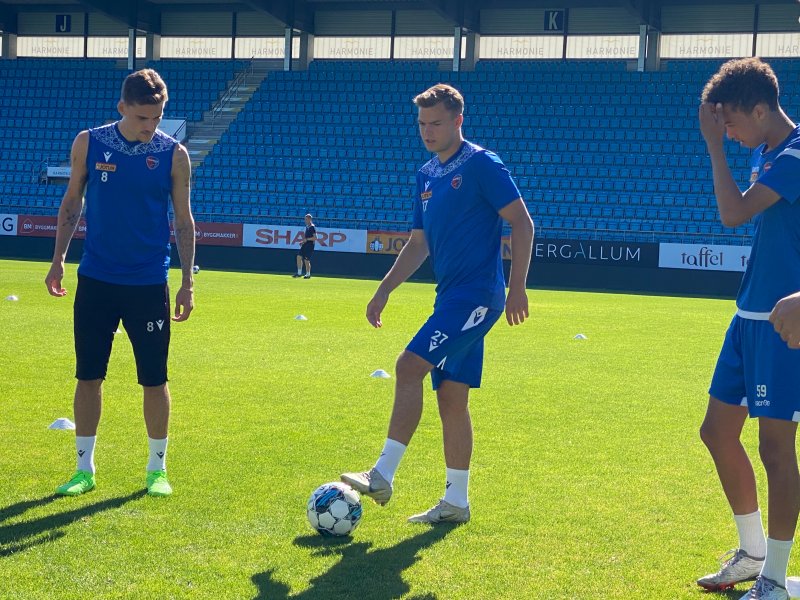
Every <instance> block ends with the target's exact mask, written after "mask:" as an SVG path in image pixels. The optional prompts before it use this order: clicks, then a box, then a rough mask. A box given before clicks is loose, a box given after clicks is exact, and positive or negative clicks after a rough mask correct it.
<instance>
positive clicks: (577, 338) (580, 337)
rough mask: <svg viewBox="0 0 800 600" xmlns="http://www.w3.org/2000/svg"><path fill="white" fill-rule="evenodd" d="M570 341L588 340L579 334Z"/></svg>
mask: <svg viewBox="0 0 800 600" xmlns="http://www.w3.org/2000/svg"><path fill="white" fill-rule="evenodd" d="M572 339H574V340H588V339H589V338H587V337H586V336H585V335H583V334H582V333H579V334H578V335H576V336H575V337H574V338H572Z"/></svg>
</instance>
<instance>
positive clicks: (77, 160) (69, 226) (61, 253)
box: [45, 131, 89, 296]
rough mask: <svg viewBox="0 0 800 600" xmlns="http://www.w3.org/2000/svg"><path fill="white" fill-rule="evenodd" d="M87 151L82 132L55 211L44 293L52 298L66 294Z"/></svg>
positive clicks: (84, 179) (84, 133)
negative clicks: (66, 273)
mask: <svg viewBox="0 0 800 600" xmlns="http://www.w3.org/2000/svg"><path fill="white" fill-rule="evenodd" d="M88 149H89V132H88V131H81V132H80V133H79V134H78V136H77V137H76V138H75V141H74V142H73V143H72V152H71V153H70V163H71V169H70V176H69V183H68V184H67V191H66V192H65V193H64V197H63V199H62V200H61V206H60V207H59V209H58V223H57V225H56V244H55V249H54V250H53V261H52V264H51V265H50V271H49V272H48V273H47V276H46V277H45V285H46V286H47V291H48V292H49V293H50V294H51V295H53V296H64V295H65V294H66V293H67V291H66V290H65V289H64V288H62V287H61V281H62V279H63V278H64V260H65V259H66V257H67V249H68V248H69V243H70V241H71V240H72V236H73V235H74V234H75V230H76V229H77V227H78V222H79V221H80V218H81V212H82V210H83V193H84V190H85V189H86V181H87V178H88V172H87V169H86V153H87V151H88Z"/></svg>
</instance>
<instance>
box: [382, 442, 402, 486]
mask: <svg viewBox="0 0 800 600" xmlns="http://www.w3.org/2000/svg"><path fill="white" fill-rule="evenodd" d="M406 448H407V446H406V445H405V444H401V443H400V442H398V441H396V440H393V439H391V438H386V443H385V444H384V445H383V452H381V455H380V457H379V458H378V462H376V463H375V469H377V471H378V473H380V474H381V475H383V478H384V479H385V480H386V481H388V482H389V483H391V482H392V480H393V479H394V474H395V472H396V471H397V467H398V466H400V459H402V458H403V453H405V451H406Z"/></svg>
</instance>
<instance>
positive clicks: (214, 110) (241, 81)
mask: <svg viewBox="0 0 800 600" xmlns="http://www.w3.org/2000/svg"><path fill="white" fill-rule="evenodd" d="M252 74H253V61H252V60H251V61H250V62H249V63H247V66H246V67H245V68H244V69H243V70H242V71H240V72H239V73H237V74H236V77H235V78H234V80H233V81H232V82H231V84H230V85H229V86H228V89H227V90H225V93H224V94H222V96H221V97H220V99H219V100H217V102H216V104H214V106H212V107H211V123H212V124H213V123H214V122H215V121H216V120H217V116H218V115H220V114H221V113H222V111H223V110H224V109H225V107H227V106H228V105H229V104H230V102H231V100H232V99H233V98H234V97H235V96H236V95H237V94H238V93H239V90H240V89H241V88H242V86H244V85H247V78H248V77H250V76H251V75H252Z"/></svg>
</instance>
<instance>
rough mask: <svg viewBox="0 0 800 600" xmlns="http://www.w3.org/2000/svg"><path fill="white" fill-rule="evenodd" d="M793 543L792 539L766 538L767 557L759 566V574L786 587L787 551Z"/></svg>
mask: <svg viewBox="0 0 800 600" xmlns="http://www.w3.org/2000/svg"><path fill="white" fill-rule="evenodd" d="M793 543H794V542H793V541H792V540H789V541H788V542H785V541H783V540H773V539H772V538H767V559H766V560H765V561H764V566H763V567H761V575H763V576H764V577H766V578H767V579H772V581H777V582H778V584H780V585H782V586H783V587H786V568H787V567H788V566H789V553H790V552H791V551H792V544H793Z"/></svg>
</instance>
